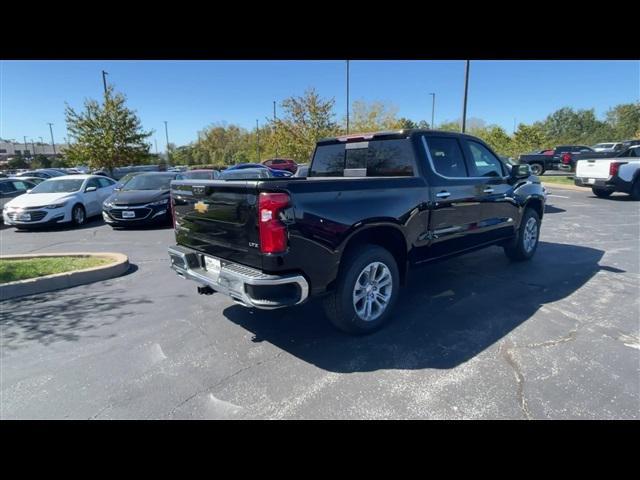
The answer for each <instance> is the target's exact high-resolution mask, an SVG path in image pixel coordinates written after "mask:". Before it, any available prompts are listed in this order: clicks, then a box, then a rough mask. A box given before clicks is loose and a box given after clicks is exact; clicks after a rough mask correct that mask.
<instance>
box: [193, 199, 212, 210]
mask: <svg viewBox="0 0 640 480" xmlns="http://www.w3.org/2000/svg"><path fill="white" fill-rule="evenodd" d="M193 208H195V209H196V210H197V211H198V213H204V212H206V211H207V210H209V205H207V204H206V203H204V202H203V201H202V200H200V201H199V202H198V203H196V204H195V205H194V206H193Z"/></svg>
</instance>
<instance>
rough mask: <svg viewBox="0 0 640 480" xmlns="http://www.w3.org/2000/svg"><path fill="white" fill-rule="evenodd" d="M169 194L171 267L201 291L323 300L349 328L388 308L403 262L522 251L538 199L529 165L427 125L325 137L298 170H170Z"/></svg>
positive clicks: (256, 302)
mask: <svg viewBox="0 0 640 480" xmlns="http://www.w3.org/2000/svg"><path fill="white" fill-rule="evenodd" d="M171 198H172V202H171V205H172V208H173V212H174V213H173V218H174V222H175V224H174V228H175V236H176V243H177V244H176V245H174V246H171V247H170V248H169V252H168V253H169V257H170V260H171V268H172V269H173V270H174V271H175V272H176V273H177V274H178V275H179V276H181V277H183V278H185V279H189V280H192V281H194V282H195V283H196V284H198V293H200V294H212V293H214V292H220V293H222V294H224V295H227V296H229V297H231V298H232V299H233V300H234V301H235V302H237V303H239V304H241V305H243V306H245V307H253V308H257V309H274V308H281V307H289V306H293V305H298V304H301V303H302V302H305V301H307V300H308V299H309V298H311V297H322V302H323V304H324V308H325V312H326V314H327V316H328V318H329V319H330V320H331V322H332V323H333V324H334V325H335V326H336V327H338V328H339V329H341V330H343V331H346V332H349V333H355V334H360V333H367V332H371V331H373V330H375V329H377V328H379V327H380V326H381V325H383V324H384V323H385V322H386V321H387V320H389V319H390V318H391V317H392V315H393V313H392V311H393V306H394V304H395V303H396V300H397V298H398V293H399V289H400V286H401V285H403V284H404V283H405V281H406V279H407V271H408V268H410V266H413V265H420V264H426V263H429V262H433V261H437V260H441V259H444V258H447V257H451V256H454V255H459V254H463V253H466V252H471V251H473V250H477V249H479V248H483V247H488V246H490V245H499V246H502V247H503V248H504V251H505V253H506V255H507V256H508V257H509V258H510V259H512V260H514V261H519V260H520V261H522V260H528V259H530V258H531V257H532V256H533V255H534V253H535V251H536V248H537V245H538V236H539V233H540V225H541V220H542V217H543V214H544V206H545V197H544V191H543V189H542V185H541V184H540V180H539V179H538V177H536V176H533V175H531V170H530V168H529V166H528V165H513V166H511V165H506V164H505V163H504V162H503V161H502V160H500V158H499V157H498V155H496V154H495V153H494V152H493V151H492V150H491V149H490V148H489V147H488V146H487V145H486V144H485V143H484V142H483V141H482V140H480V139H478V138H475V137H472V136H469V135H464V134H459V133H448V132H438V131H430V130H401V131H393V132H377V133H369V134H358V135H349V136H343V137H337V138H330V139H326V140H322V141H320V142H318V143H317V145H316V148H315V151H314V153H313V156H312V160H311V164H310V167H309V172H308V175H307V176H306V177H289V178H263V179H261V178H254V179H251V178H243V179H240V178H237V179H230V180H175V181H173V182H171ZM434 281H437V279H434Z"/></svg>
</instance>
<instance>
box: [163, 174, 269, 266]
mask: <svg viewBox="0 0 640 480" xmlns="http://www.w3.org/2000/svg"><path fill="white" fill-rule="evenodd" d="M256 195H257V187H256V182H255V181H245V180H234V181H232V180H176V181H174V182H172V183H171V196H172V199H173V202H174V215H175V221H176V239H177V241H178V243H179V244H180V245H184V246H186V247H190V248H193V249H195V250H199V251H201V252H203V253H206V254H209V255H212V256H215V257H218V258H222V259H224V260H229V261H232V262H237V263H240V264H243V265H248V266H251V267H254V268H262V256H261V254H260V250H259V248H258V247H257V246H258V245H259V234H258V225H257V207H256V198H257V197H256Z"/></svg>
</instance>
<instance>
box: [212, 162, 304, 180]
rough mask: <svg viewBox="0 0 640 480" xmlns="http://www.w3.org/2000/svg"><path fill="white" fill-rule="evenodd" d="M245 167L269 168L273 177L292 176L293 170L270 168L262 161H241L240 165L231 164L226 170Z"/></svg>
mask: <svg viewBox="0 0 640 480" xmlns="http://www.w3.org/2000/svg"><path fill="white" fill-rule="evenodd" d="M243 168H267V169H268V170H269V172H270V173H271V175H272V176H273V177H290V176H291V175H292V174H291V172H289V171H287V170H276V169H274V168H269V167H267V166H266V165H262V164H261V163H239V164H238V165H232V166H230V167H229V168H227V169H225V170H224V171H225V172H228V171H230V170H241V169H243Z"/></svg>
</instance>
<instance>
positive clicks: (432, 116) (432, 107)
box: [429, 93, 436, 130]
mask: <svg viewBox="0 0 640 480" xmlns="http://www.w3.org/2000/svg"><path fill="white" fill-rule="evenodd" d="M429 95H431V130H434V129H435V128H436V127H435V123H434V122H435V120H434V118H435V114H436V113H435V112H436V94H435V93H430V94H429Z"/></svg>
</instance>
